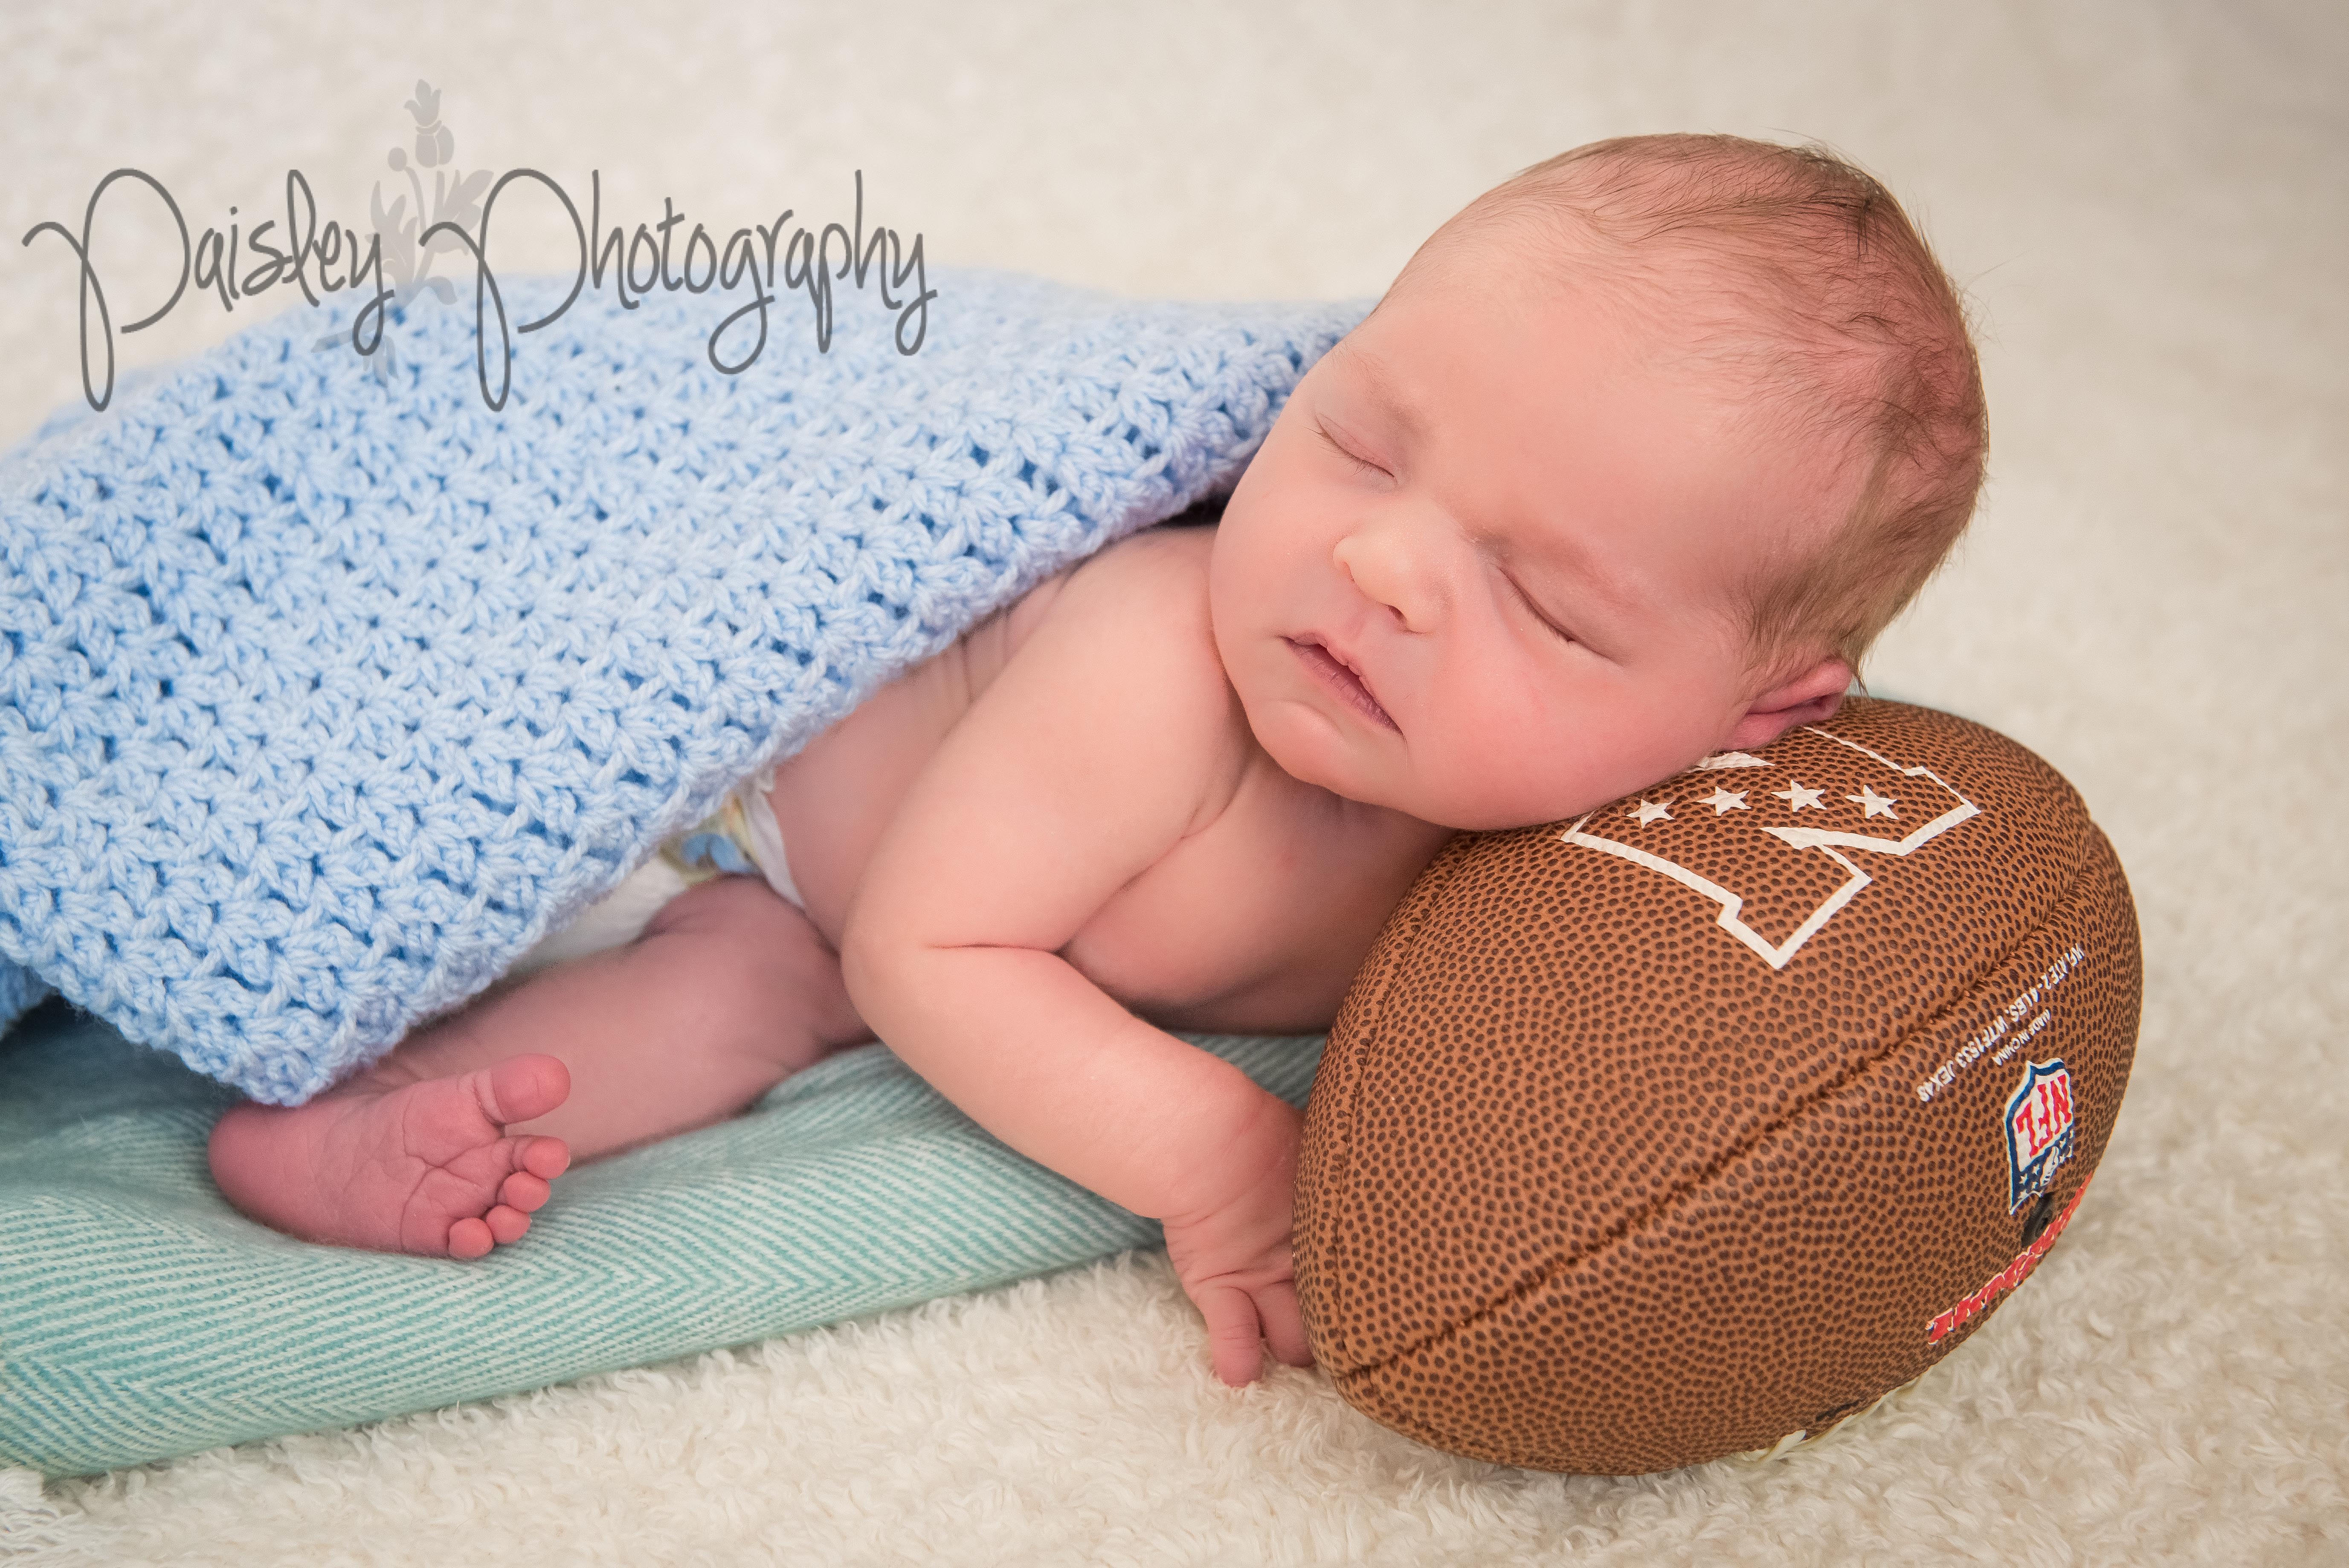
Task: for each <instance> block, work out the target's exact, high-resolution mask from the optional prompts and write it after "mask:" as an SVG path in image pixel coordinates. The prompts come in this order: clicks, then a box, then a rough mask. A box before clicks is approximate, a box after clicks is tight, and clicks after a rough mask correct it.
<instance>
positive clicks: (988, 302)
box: [0, 269, 1365, 1104]
mask: <svg viewBox="0 0 2349 1568" xmlns="http://www.w3.org/2000/svg"><path fill="white" fill-rule="evenodd" d="M933 282H934V285H935V286H936V289H937V291H938V297H937V298H936V299H935V300H933V301H932V302H930V307H929V308H930V319H929V333H928V338H927V341H926V343H925V344H924V345H923V346H922V347H921V348H920V349H919V351H918V352H917V353H916V354H914V355H912V356H905V355H901V354H900V353H898V352H897V349H896V346H895V341H894V329H895V315H894V314H892V313H890V312H888V311H885V310H884V309H883V308H881V307H880V306H879V305H878V304H874V302H873V301H872V300H870V299H868V298H866V297H864V296H861V295H843V296H842V297H841V298H840V299H839V300H838V301H837V303H836V312H837V314H836V316H835V320H834V325H833V336H832V341H831V344H830V348H829V351H828V352H819V351H818V349H817V347H816V345H815V342H814V333H813V331H812V326H811V324H809V322H808V321H807V318H806V317H805V316H804V315H799V314H798V313H795V312H793V311H792V310H791V309H790V308H789V307H790V306H792V304H794V303H795V302H794V300H792V299H791V298H786V299H785V300H784V301H782V302H781V304H779V305H778V306H777V307H776V308H777V315H776V316H775V326H774V328H773V330H771V333H770V335H769V339H768V342H767V344H766V347H765V350H764V352H763V353H762V355H761V357H760V358H759V360H758V362H757V363H756V364H754V365H753V366H751V367H750V369H748V370H747V371H744V372H742V373H741V374H740V375H734V376H728V375H724V374H721V373H719V371H718V370H716V369H715V368H714V367H713V366H711V364H710V363H709V357H708V349H707V341H708V337H709V332H710V330H711V328H712V327H713V326H714V325H715V324H716V323H717V322H718V321H719V320H721V319H723V317H724V315H726V313H727V311H728V310H729V309H730V308H731V306H730V305H729V304H715V302H712V301H709V300H704V299H701V298H699V297H698V296H693V295H679V294H655V295H652V296H649V297H647V298H645V299H644V300H642V301H641V303H640V304H639V305H638V307H637V308H634V309H623V308H622V307H621V306H620V305H619V304H617V303H616V302H615V301H613V300H611V299H609V298H607V297H605V296H604V295H602V294H582V295H581V297H580V298H579V300H578V301H576V302H575V303H574V304H573V305H572V307H571V309H570V311H569V312H568V314H566V315H564V316H562V317H561V318H560V319H559V320H557V321H556V322H555V323H554V324H553V325H550V326H548V327H546V328H544V329H543V330H541V331H538V332H536V333H533V334H530V335H523V336H521V337H519V338H518V339H517V340H516V342H515V346H514V350H513V365H512V391H511V393H510V395H509V396H508V397H507V400H506V403H505V406H504V407H503V409H502V411H499V412H492V411H491V410H490V409H489V408H488V407H487V406H486V403H485V400H484V398H483V397H482V395H481V387H480V382H479V380H478V379H477V370H476V364H475V350H476V340H475V335H474V332H473V320H472V313H471V311H469V310H465V309H462V308H446V307H439V306H434V305H430V304H426V305H421V306H410V307H408V308H406V309H405V310H400V309H395V310H394V311H392V312H391V313H390V314H391V316H392V326H391V329H390V331H391V334H392V335H393V336H394V338H395V341H396V344H397V348H398V356H397V361H396V364H397V368H396V370H394V372H393V373H392V374H391V375H390V376H389V377H388V380H386V379H382V378H378V376H377V375H376V374H374V372H373V369H372V367H371V366H369V364H368V363H367V361H364V360H362V359H361V358H360V357H359V356H357V355H356V354H354V353H351V352H348V351H347V350H336V351H332V352H314V351H313V350H312V347H311V346H312V344H313V343H314V342H315V341H316V339H317V338H318V337H319V336H320V335H321V333H322V332H323V331H326V330H332V329H336V328H339V329H340V330H342V331H344V332H346V333H347V331H348V327H349V321H350V315H351V310H352V306H351V305H350V304H347V303H341V304H329V305H328V306H326V307H325V308H321V309H317V310H311V309H307V308H295V309H293V310H289V311H287V312H285V313H284V314H283V315H279V316H276V317H274V318H273V319H271V320H269V321H267V322H264V323H263V324H261V325H257V326H254V327H253V328H250V329H248V330H247V331H245V332H243V333H242V334H240V335H237V336H235V337H233V338H232V339H231V340H230V341H228V342H226V343H224V344H222V345H221V346H219V347H217V348H214V349H212V350H211V351H209V352H207V353H205V354H203V355H201V356H197V357H196V358H194V359H192V360H190V361H188V362H186V363H185V364H183V365H181V366H174V367H171V368H170V369H169V370H167V371H165V372H163V373H160V374H157V375H152V376H150V377H146V378H144V379H143V381H142V382H141V383H140V384H139V385H137V386H136V387H133V386H132V385H131V384H130V383H129V382H128V381H126V383H125V385H124V386H123V387H121V388H120V389H119V391H118V394H117V397H116V400H115V404H114V406H113V407H112V408H110V409H109V411H108V412H107V413H106V414H105V415H103V416H98V417H88V418H78V419H67V420H64V421H58V420H52V421H51V424H50V426H48V427H46V428H44V430H43V432H42V433H41V434H40V435H38V436H36V438H34V440H33V441H32V442H31V443H29V444H28V445H27V446H26V447H25V448H22V449H19V450H18V451H16V453H14V454H12V455H11V456H10V457H9V458H8V459H6V460H5V463H0V960H5V961H6V962H5V963H0V1026H5V1023H6V1022H7V1021H8V1020H9V1019H11V1018H13V1017H14V1016H16V1013H17V1012H19V1011H21V1010H22V1008H23V1007H25V1006H28V1005H29V1004H30V1003H31V1002H33V1001H35V1000H37V999H38V997H39V996H40V995H41V994H42V984H41V983H44V982H45V983H46V984H47V985H50V986H54V987H55V988H56V989H57V990H58V991H59V992H61V993H63V994H64V995H65V996H66V997H67V999H68V1000H69V1001H71V1002H73V1003H74V1004H76V1005H77V1006H80V1007H82V1008H84V1009H86V1010H88V1012H91V1013H94V1014H96V1015H98V1016H99V1017H101V1018H103V1019H105V1020H106V1021H107V1022H109V1023H110V1024H112V1025H113V1026H115V1027H116V1028H118V1029H119V1030H120V1031H121V1033H122V1034H123V1035H124V1036H126V1037H129V1038H130V1039H133V1040H136V1041H140V1042H141V1043H143V1044H147V1045H152V1046H159V1047H166V1048H168V1049H171V1050H172V1051H174V1052H176V1053H177V1054H178V1055H179V1056H180V1057H181V1058H183V1059H184V1060H185V1061H186V1062H187V1063H188V1064H189V1065H190V1066H191V1067H192V1068H196V1069H197V1070H198V1071H200V1072H203V1073H206V1074H209V1075H211V1076H212V1077H214V1078H219V1079H221V1080H222V1081H223V1082H225V1083H228V1084H230V1085H233V1087H235V1088H239V1089H241V1090H243V1092H245V1093H246V1094H248V1095H250V1096H252V1097H254V1099H260V1100H264V1101H268V1102H271V1103H275V1104H298V1103H300V1102H301V1101H303V1100H305V1099H308V1098H309V1097H311V1096H313V1095H315V1094H316V1093H318V1092H319V1091H320V1090H322V1089H324V1088H326V1087H327V1086H328V1085H330V1084H331V1083H333V1082H334V1081H335V1080H336V1078H339V1077H341V1076H343V1075H344V1074H346V1073H347V1072H348V1071H350V1070H352V1069H353V1068H357V1067H358V1066H360V1065H363V1064H364V1063H366V1062H367V1061H369V1060H372V1059H373V1058H375V1057H378V1056H380V1055H381V1054H382V1053H383V1052H384V1051H386V1050H388V1048H389V1047H391V1046H392V1045H394V1044H395V1043H397V1042H398V1039H399V1038H400V1037H402V1036H403V1035H404V1034H405V1033H406V1032H407V1031H408V1030H409V1027H410V1026H413V1025H414V1024H416V1023H417V1022H419V1021H420V1020H422V1019H426V1018H429V1017H431V1016H434V1015H436V1014H439V1013H441V1012H444V1011H446V1010H448V1009H450V1008H451V1007H453V1006H457V1005H459V1004H460V1003H462V1002H463V1001H464V1000H465V999H466V998H468V997H470V996H471V995H475V994H476V993H478V992H480V991H481V990H482V989H483V988H485V987H486V986H488V985H490V984H491V983H492V981H494V980H495V979H496V978H497V976H498V975H500V974H501V973H502V971H503V970H504V969H505V967H506V966H507V965H509V964H510V963H512V960H513V959H515V958H516V957H518V956H520V955H521V954H523V952H525V951H527V950H528V949H529V948H530V946H531V945H532V944H534V943H535V942H537V941H538V940H539V939H540V938H541V937H542V936H543V935H545V934H547V933H548V932H549V931H551V930H553V929H554V928H556V927H557V926H559V925H560V924H561V923H563V922H564V920H565V919H567V918H568V917H569V916H570V915H571V914H573V913H575V912H577V911H578V910H580V909H581V908H583V907H585V905H586V904H587V903H590V902H591V901H593V900H594V899H595V898H597V897H599V896H601V895H602V894H603V893H604V892H607V891H609V890H610V889H611V888H612V887H613V886H615V885H616V883H617V882H619V881H620V879H621V878H622V877H623V876H625V875H626V873H627V872H628V871H629V870H631V869H632V868H633V867H634V866H635V865H636V863H637V862H639V861H642V860H643V859H644V858H645V856H646V855H647V854H648V853H650V852H651V851H652V850H653V849H654V847H655V846H657V844H658V843H660V842H661V841H663V840H664V839H666V838H667V837H668V836H669V835H670V834H672V833H674V832H676V831H678V830H680V829H682V828H684V827H685V826H687V825H688V824H690V823H692V822H694V821H695V820H698V819H699V818H701V817H702V816H704V815H706V814H707V813H708V812H709V810H712V809H714V808H715V806H716V805H717V804H718V801H719V798H720V797H721V796H722V795H723V794H724V793H725V792H726V790H727V789H730V787H731V786H732V785H733V784H734V783H735V782H736V781H738V780H740V779H742V778H744V777H746V776H748V775H749V774H750V772H751V771H752V770H753V769H757V768H760V767H762V766H764V765H765V764H766V763H768V762H770V761H771V760H773V759H775V758H779V757H781V756H783V755H787V754H789V753H790V752H792V751H794V750H796V749H798V748H800V747H801V746H802V745H804V744H805V743H806V742H807V741H808V740H809V739H811V738H813V737H814V736H815V735H816V734H817V733H818V732H819V731H821V730H822V729H823V727H825V726H827V725H828V724H830V723H831V722H832V721H833V720H834V719H836V718H838V717H841V716H842V715H843V714H844V713H846V712H847V711H848V710H849V708H850V707H853V706H854V704H855V703H856V702H857V701H858V700H859V699H860V698H861V697H862V696H864V695H865V694H866V693H867V692H869V691H871V690H872V689H873V688H874V687H875V686H879V685H881V684H883V683H885V682H886V681H887V680H889V679H890V678H891V677H893V676H895V675H897V674H898V673H900V672H902V671H903V670H905V668H907V667H908V666H910V665H914V664H916V663H917V662H919V661H920V660H921V659H923V658H926V657H927V656H928V655H931V654H934V653H936V652H937V651H938V650H939V649H941V648H943V647H945V646H947V645H948V644H950V643H951V642H952V641H953V640H954V639H955V638H956V636H957V635H958V634H960V633H961V632H962V631H963V630H964V629H965V628H967V627H968V626H969V625H971V624H973V623H975V622H977V621H978V620H980V619H982V618H984V617H985V616H986V615H988V614H991V613H992V612H994V611H995V610H997V609H999V608H1000V607H1001V606H1003V605H1005V604H1007V603H1010V602H1011V601H1012V600H1014V599H1016V598H1017V597H1018V596H1019V594H1020V593H1024V592H1025V591H1026V590H1028V589H1029V588H1030V587H1032V586H1033V585H1034V584H1035V583H1039V582H1040V581H1041V580H1043V579H1044V578H1045V577H1048V576H1050V574H1052V573H1055V572H1057V571H1059V570H1061V568H1062V567H1064V566H1066V565H1068V564H1070V563H1071V562H1074V561H1076V560H1078V559H1080V558H1081V557H1082V556H1084V555H1085V554H1087V553H1089V552H1092V551H1094V550H1098V549H1099V548H1101V547H1102V545H1104V544H1107V543H1109V542H1112V540H1115V539H1117V538H1119V537H1121V536H1123V535H1124V534H1127V533H1130V532H1132V531H1134V530H1135V529H1138V528H1141V527H1143V526H1145V525H1146V524H1149V523H1152V522H1154V521H1160V520H1162V519H1164V518H1166V517H1170V516H1172V515H1174V513H1176V512H1179V511H1183V510H1184V509H1185V508H1186V507H1188V506H1190V505H1191V504H1193V503H1194V502H1195V501H1197V500H1202V499H1204V498H1207V497H1210V496H1213V495H1216V494H1218V493H1222V492H1225V491H1227V490H1229V488H1230V487H1231V486H1232V484H1234V483H1235V482H1236V481H1237V478H1238V475H1239V473H1240V471H1241V470H1242V469H1243V468H1245V466H1246V464H1247V459H1248V457H1249V456H1250V455H1251V454H1252V453H1253V452H1254V450H1255V449H1256V447H1257V443H1258V442H1260V441H1261V440H1262V438H1264V435H1265V433H1266V432H1267V431H1268V429H1269V428H1270V427H1271V424H1272V420H1273V418H1274V417H1275V416H1276V414H1277V413H1278V409H1279V407H1280V405H1281V403H1282V402H1283V400H1284V399H1285V398H1286V397H1287V396H1288V392H1289V390H1290V389H1291V388H1292V387H1294V386H1295V384H1296V382H1297V380H1298V378H1299V377H1300V376H1301V375H1302V374H1303V372H1304V370H1305V369H1306V368H1307V367H1308V366H1310V365H1311V363H1312V362H1313V361H1314V360H1315V359H1316V358H1318V357H1319V356H1320V355H1321V354H1322V353H1324V352H1325V351H1326V350H1327V349H1328V348H1329V347H1330V345H1331V344H1332V343H1334V342H1335V341H1336V340H1337V339H1338V338H1339V337H1340V335H1343V334H1344V333H1345V332H1346V331H1347V330H1348V329H1350V327H1351V326H1352V325H1354V323H1355V322H1356V321H1358V320H1359V319H1360V318H1361V315H1362V314H1363V311H1364V309H1365V306H1364V305H1363V304H1359V303H1357V304H1335V305H1332V304H1311V305H1304V304H1270V305H1230V304H1165V303H1134V302H1126V301H1120V300H1116V299H1113V298H1111V297H1109V296H1105V295H1101V294H1092V293H1088V292H1084V291H1080V290H1076V289H1072V288H1069V287H1066V286H1064V285H1060V284H1050V283H1046V282H1042V281H1040V280H1035V279H1029V278H1021V277H1017V276H1013V275H1009V274H1001V273H975V272H958V271H957V272H949V271H947V270H945V269H941V270H939V271H938V272H937V273H935V274H934V275H933ZM568 285H569V280H568V279H567V278H566V279H564V280H561V281H560V282H550V281H548V280H541V279H533V280H518V281H510V282H507V283H506V284H505V285H504V293H505V303H506V309H507V314H508V315H509V317H510V319H511V320H512V321H513V322H515V323H522V322H526V321H530V320H533V319H535V318H537V317H539V316H542V315H545V314H546V313H547V312H549V311H550V310H552V309H553V308H554V305H555V304H558V303H559V302H560V301H561V299H562V298H563V295H564V292H565V291H566V290H567V288H568ZM495 333H496V327H495V321H494V317H492V328H491V335H492V336H491V341H490V342H489V345H488V352H489V353H490V355H491V356H492V366H494V364H495V356H496V354H497V352H498V350H497V346H496V343H495V341H494V339H495ZM727 347H728V349H729V351H730V353H739V352H740V346H739V345H737V344H736V343H735V341H734V340H733V339H731V338H730V339H729V340H728V344H727ZM498 379H499V377H498V376H497V375H496V374H495V372H494V370H493V371H492V375H491V377H490V382H491V385H492V387H495V386H496V385H497V383H498ZM12 964H13V965H16V966H18V967H16V968H14V969H12V968H11V967H9V965H12Z"/></svg>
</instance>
